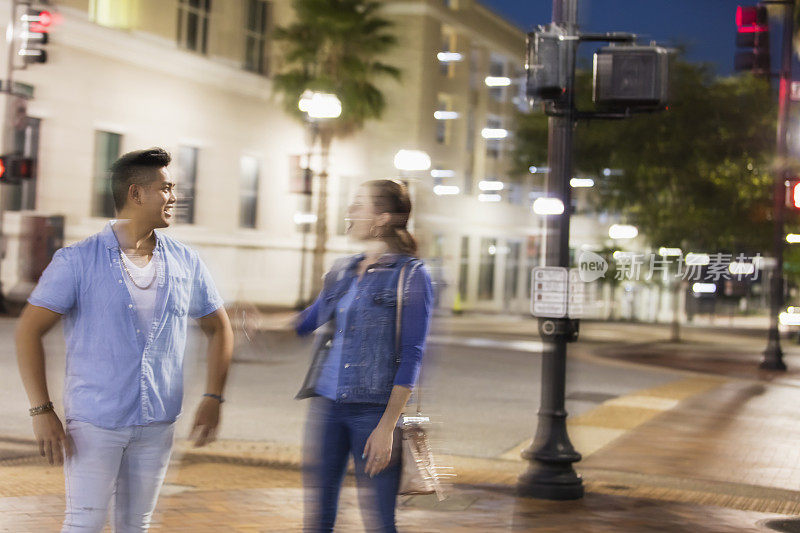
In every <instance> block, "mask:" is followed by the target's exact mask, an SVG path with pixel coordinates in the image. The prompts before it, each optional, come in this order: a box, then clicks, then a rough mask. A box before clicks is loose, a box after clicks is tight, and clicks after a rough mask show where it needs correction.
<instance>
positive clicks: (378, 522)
mask: <svg viewBox="0 0 800 533" xmlns="http://www.w3.org/2000/svg"><path fill="white" fill-rule="evenodd" d="M385 409H386V406H385V405H376V404H365V403H349V404H348V403H337V402H334V401H331V400H329V399H327V398H322V397H315V398H311V406H310V408H309V412H308V424H307V428H306V442H305V449H304V457H303V484H304V486H305V492H306V498H305V506H306V507H305V513H304V514H305V516H304V531H307V532H313V533H317V532H322V531H325V532H327V531H333V525H334V522H335V521H336V511H337V508H338V504H339V491H340V489H341V487H342V480H343V478H344V473H345V470H346V468H347V462H348V458H349V456H352V458H353V461H354V463H355V474H356V484H357V486H358V499H359V504H360V506H361V515H362V517H363V519H364V527H365V528H366V530H367V531H381V532H386V533H393V532H395V531H397V529H396V527H395V505H396V503H397V492H398V488H399V484H400V470H401V465H400V446H401V442H400V439H401V435H400V431H399V430H395V435H394V445H393V447H392V460H391V462H390V463H389V466H388V467H386V469H385V470H383V471H382V472H380V473H379V474H377V475H375V476H374V477H372V478H370V477H369V476H368V475H366V474H365V473H364V467H365V465H366V460H365V459H363V458H362V457H361V456H362V454H363V452H364V446H365V445H366V443H367V439H368V438H369V436H370V434H372V431H373V430H374V429H375V428H376V427H377V425H378V422H379V421H380V419H381V416H383V412H384V410H385Z"/></svg>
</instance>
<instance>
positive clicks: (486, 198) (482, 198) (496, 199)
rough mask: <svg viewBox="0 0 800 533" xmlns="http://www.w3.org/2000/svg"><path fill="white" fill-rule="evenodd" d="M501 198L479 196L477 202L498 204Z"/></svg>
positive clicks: (495, 195)
mask: <svg viewBox="0 0 800 533" xmlns="http://www.w3.org/2000/svg"><path fill="white" fill-rule="evenodd" d="M502 199H503V197H502V196H500V195H499V194H479V195H478V201H480V202H499V201H500V200H502Z"/></svg>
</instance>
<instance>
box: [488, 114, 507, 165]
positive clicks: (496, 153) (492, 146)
mask: <svg viewBox="0 0 800 533" xmlns="http://www.w3.org/2000/svg"><path fill="white" fill-rule="evenodd" d="M486 127H487V128H490V129H500V128H502V127H503V121H502V120H500V119H499V118H496V117H495V118H489V119H487V121H486ZM486 156H487V157H491V158H492V159H497V158H498V157H500V139H486Z"/></svg>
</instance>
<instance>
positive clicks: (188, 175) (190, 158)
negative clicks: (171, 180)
mask: <svg viewBox="0 0 800 533" xmlns="http://www.w3.org/2000/svg"><path fill="white" fill-rule="evenodd" d="M198 152H199V149H197V148H195V147H193V146H181V147H179V148H178V184H177V187H176V189H177V191H176V196H177V197H178V203H177V204H176V207H175V221H176V222H181V223H183V224H194V201H195V185H196V184H197V156H198Z"/></svg>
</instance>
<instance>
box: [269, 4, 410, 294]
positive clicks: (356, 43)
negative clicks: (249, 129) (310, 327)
mask: <svg viewBox="0 0 800 533" xmlns="http://www.w3.org/2000/svg"><path fill="white" fill-rule="evenodd" d="M381 5H382V3H381V2H379V1H375V0H294V1H293V7H294V11H295V14H296V17H297V18H296V20H295V21H294V22H292V23H291V24H289V25H287V26H284V27H281V28H278V29H277V30H276V32H275V39H276V41H278V43H279V46H280V48H281V51H282V60H283V61H282V63H283V64H282V68H280V69H279V73H278V74H276V75H275V77H274V79H273V86H274V89H275V91H276V92H277V93H278V94H279V95H280V97H281V98H282V101H283V105H284V108H285V110H286V112H287V113H289V114H290V115H291V116H294V117H296V118H297V119H299V120H304V119H305V116H304V114H303V113H302V112H301V111H300V110H299V109H298V107H297V103H298V101H299V99H300V96H301V95H302V94H303V93H304V92H305V91H306V90H311V91H319V92H324V93H332V94H335V95H336V96H337V97H338V98H339V100H340V101H341V103H342V113H341V115H340V117H339V118H337V119H335V120H331V121H326V122H320V123H318V124H315V125H314V128H315V130H314V133H315V134H316V135H315V136H318V137H319V140H320V145H321V151H322V154H321V155H322V164H321V171H320V174H319V188H318V191H319V193H318V198H317V201H318V203H317V223H316V235H317V238H316V245H315V247H314V261H313V265H312V271H311V275H312V278H311V279H312V290H313V291H314V293H316V292H318V291H319V289H320V285H321V282H322V274H323V268H324V256H325V249H326V241H327V233H328V231H327V222H326V220H327V203H328V198H327V196H328V194H327V181H328V180H327V177H328V175H327V166H328V153H329V150H330V145H331V141H332V140H333V138H334V137H343V136H346V135H349V134H352V133H354V132H355V131H357V130H359V129H361V127H362V126H363V125H364V122H365V121H367V120H369V119H377V118H380V117H381V115H382V114H383V110H384V108H385V107H386V100H385V98H384V95H383V93H382V92H381V91H380V89H379V88H378V87H377V86H376V85H375V82H376V80H378V79H380V78H384V77H389V78H394V79H396V80H397V79H399V78H400V71H399V70H398V69H397V68H395V67H393V66H390V65H387V64H385V63H383V62H381V60H380V58H381V57H382V56H384V55H385V54H386V53H387V52H389V51H390V50H391V49H392V48H393V47H394V46H395V45H396V44H397V39H396V37H395V36H394V35H393V34H391V33H390V32H389V28H390V27H391V26H392V23H391V22H390V21H388V20H386V19H384V18H382V17H381V16H380V15H379V14H378V11H379V9H380V8H381Z"/></svg>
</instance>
